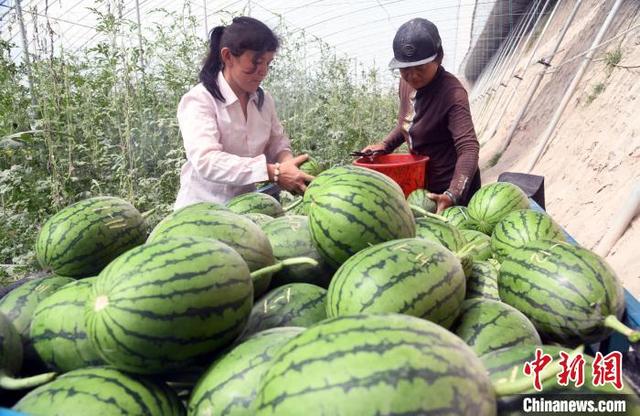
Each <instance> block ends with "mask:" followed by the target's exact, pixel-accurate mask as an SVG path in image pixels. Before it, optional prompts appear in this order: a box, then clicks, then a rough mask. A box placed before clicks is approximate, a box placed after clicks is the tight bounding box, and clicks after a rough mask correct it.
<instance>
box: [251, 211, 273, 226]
mask: <svg viewBox="0 0 640 416" xmlns="http://www.w3.org/2000/svg"><path fill="white" fill-rule="evenodd" d="M244 216H245V217H247V218H249V219H250V220H251V221H253V222H254V223H255V224H256V225H257V226H259V227H262V226H263V225H265V224H266V223H268V222H269V221H271V220H273V217H271V216H269V215H267V214H261V213H259V212H250V213H248V214H244Z"/></svg>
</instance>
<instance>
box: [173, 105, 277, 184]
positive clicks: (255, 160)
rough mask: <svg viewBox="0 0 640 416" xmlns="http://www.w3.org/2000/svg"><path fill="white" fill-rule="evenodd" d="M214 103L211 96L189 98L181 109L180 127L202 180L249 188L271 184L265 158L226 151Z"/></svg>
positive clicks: (190, 159)
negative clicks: (265, 182)
mask: <svg viewBox="0 0 640 416" xmlns="http://www.w3.org/2000/svg"><path fill="white" fill-rule="evenodd" d="M206 94H208V93H206ZM212 100H213V97H211V96H210V94H208V96H207V95H205V94H203V93H200V94H193V95H185V96H184V97H183V98H182V100H181V101H180V104H179V105H178V114H177V116H178V124H179V125H180V132H181V133H182V139H183V142H184V148H185V151H186V155H187V159H188V160H189V162H190V163H191V165H192V166H193V168H194V170H195V171H196V172H197V173H198V174H199V175H200V176H201V177H202V178H204V179H206V180H208V181H211V182H216V183H222V184H233V185H249V184H253V183H256V182H261V181H266V180H268V178H269V175H268V173H267V162H266V157H265V155H258V156H256V157H242V156H237V155H234V154H231V153H228V152H225V151H223V146H222V144H221V142H220V130H219V128H218V125H217V122H216V113H215V109H214V108H215V107H214V105H213V103H212Z"/></svg>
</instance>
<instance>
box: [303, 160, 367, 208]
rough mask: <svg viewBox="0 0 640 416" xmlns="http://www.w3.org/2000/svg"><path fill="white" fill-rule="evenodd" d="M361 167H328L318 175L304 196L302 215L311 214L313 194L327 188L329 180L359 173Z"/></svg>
mask: <svg viewBox="0 0 640 416" xmlns="http://www.w3.org/2000/svg"><path fill="white" fill-rule="evenodd" d="M360 169H361V168H359V167H357V166H353V165H345V166H337V167H334V168H331V169H327V170H325V171H323V172H322V173H321V174H320V175H318V176H316V178H315V179H314V180H313V181H311V183H310V184H309V186H307V190H306V191H305V193H304V197H303V199H302V213H301V214H300V215H309V208H310V207H311V200H312V198H313V195H314V194H315V193H316V192H319V191H321V190H322V189H325V184H326V183H327V182H331V181H333V180H335V179H336V178H340V177H341V176H344V175H349V174H351V173H354V172H356V173H358V172H360Z"/></svg>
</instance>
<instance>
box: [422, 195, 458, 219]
mask: <svg viewBox="0 0 640 416" xmlns="http://www.w3.org/2000/svg"><path fill="white" fill-rule="evenodd" d="M427 197H428V198H431V199H432V200H433V201H435V203H436V205H437V207H438V208H437V210H436V214H440V213H441V212H442V211H444V210H445V209H447V208H449V207H450V206H453V201H452V200H451V198H449V196H448V195H445V194H432V193H429V194H427Z"/></svg>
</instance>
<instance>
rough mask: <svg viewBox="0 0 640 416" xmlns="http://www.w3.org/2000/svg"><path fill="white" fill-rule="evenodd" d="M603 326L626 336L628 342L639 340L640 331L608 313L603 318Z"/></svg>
mask: <svg viewBox="0 0 640 416" xmlns="http://www.w3.org/2000/svg"><path fill="white" fill-rule="evenodd" d="M604 326H605V327H607V328H611V329H613V330H614V331H616V332H619V333H621V334H622V335H624V336H625V337H627V339H628V340H629V341H630V342H638V341H640V331H636V330H633V329H631V328H629V327H628V326H626V325H625V324H623V323H622V322H620V320H618V318H616V316H615V315H609V316H607V317H606V318H604Z"/></svg>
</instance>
